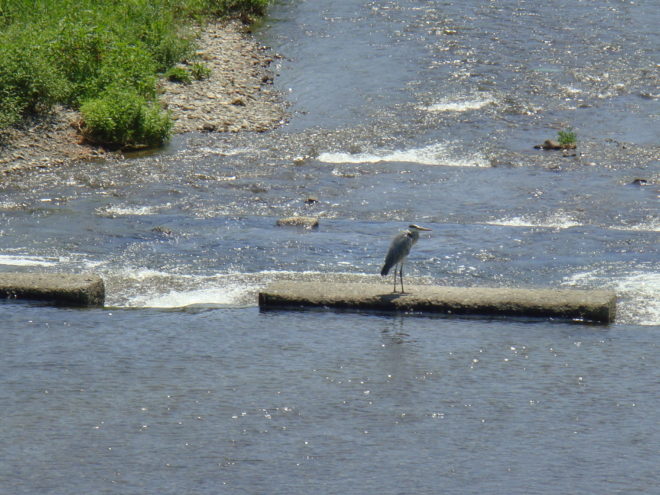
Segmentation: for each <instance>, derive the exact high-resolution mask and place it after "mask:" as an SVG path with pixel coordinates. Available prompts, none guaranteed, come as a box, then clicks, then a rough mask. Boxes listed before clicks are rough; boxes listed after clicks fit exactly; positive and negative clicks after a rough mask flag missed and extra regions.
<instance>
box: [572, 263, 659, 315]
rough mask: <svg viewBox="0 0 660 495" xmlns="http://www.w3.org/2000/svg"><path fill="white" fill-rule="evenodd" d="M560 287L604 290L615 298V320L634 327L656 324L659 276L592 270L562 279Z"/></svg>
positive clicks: (647, 273)
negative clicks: (615, 294)
mask: <svg viewBox="0 0 660 495" xmlns="http://www.w3.org/2000/svg"><path fill="white" fill-rule="evenodd" d="M562 285H567V286H572V287H579V288H594V287H599V288H606V289H611V290H614V291H615V292H616V293H617V296H618V302H617V306H618V307H617V317H616V321H617V322H621V323H632V324H636V325H645V326H656V325H660V297H659V294H660V273H659V272H657V271H656V272H654V271H651V267H649V270H648V271H642V270H639V269H638V270H635V271H632V272H629V273H623V274H620V275H617V274H612V273H609V270H606V269H596V270H590V271H587V272H582V273H576V274H574V275H572V276H570V277H565V278H564V281H563V282H562Z"/></svg>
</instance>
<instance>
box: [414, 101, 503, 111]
mask: <svg viewBox="0 0 660 495" xmlns="http://www.w3.org/2000/svg"><path fill="white" fill-rule="evenodd" d="M492 103H494V100H493V99H491V98H478V99H458V100H452V99H449V98H447V99H444V100H441V101H439V102H437V103H434V104H432V105H429V106H428V107H419V109H420V110H425V111H427V112H467V111H470V110H479V109H481V108H484V107H486V106H488V105H490V104H492Z"/></svg>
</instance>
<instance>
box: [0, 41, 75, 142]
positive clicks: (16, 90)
mask: <svg viewBox="0 0 660 495" xmlns="http://www.w3.org/2000/svg"><path fill="white" fill-rule="evenodd" d="M2 41H3V40H1V39H0V129H2V128H5V127H7V126H10V125H13V124H15V123H17V122H18V121H19V120H20V119H21V118H23V117H24V116H26V115H28V114H37V113H43V112H47V111H48V110H50V109H51V108H52V106H53V105H54V104H55V103H57V102H58V101H59V100H61V98H62V97H63V95H64V94H65V93H66V91H67V81H66V79H65V78H64V77H63V75H62V74H61V73H60V72H59V71H58V70H57V68H56V67H53V65H52V64H50V63H49V61H48V60H47V59H46V58H45V56H44V54H43V51H42V50H39V49H38V47H34V46H20V45H19V46H16V45H11V44H4V43H2Z"/></svg>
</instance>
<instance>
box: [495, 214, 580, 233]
mask: <svg viewBox="0 0 660 495" xmlns="http://www.w3.org/2000/svg"><path fill="white" fill-rule="evenodd" d="M486 223H487V224H488V225H499V226H503V227H541V228H546V229H570V228H571V227H578V226H580V225H581V224H580V223H579V222H578V221H577V220H576V219H575V218H573V217H572V216H571V215H569V214H567V213H564V212H561V211H558V212H556V213H553V214H551V215H549V216H547V217H545V218H539V217H537V216H533V215H523V216H519V217H508V218H503V219H500V220H493V221H490V222H486Z"/></svg>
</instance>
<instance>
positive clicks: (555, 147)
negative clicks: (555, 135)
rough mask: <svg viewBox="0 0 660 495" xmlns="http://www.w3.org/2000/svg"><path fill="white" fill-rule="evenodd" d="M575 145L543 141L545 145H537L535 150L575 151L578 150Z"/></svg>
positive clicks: (552, 140) (549, 140) (548, 140)
mask: <svg viewBox="0 0 660 495" xmlns="http://www.w3.org/2000/svg"><path fill="white" fill-rule="evenodd" d="M576 147H577V146H576V144H575V143H569V144H561V143H560V142H559V141H556V140H554V139H546V140H545V141H543V144H537V145H536V146H534V148H536V149H537V150H538V149H544V150H574V149H575V148H576Z"/></svg>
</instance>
